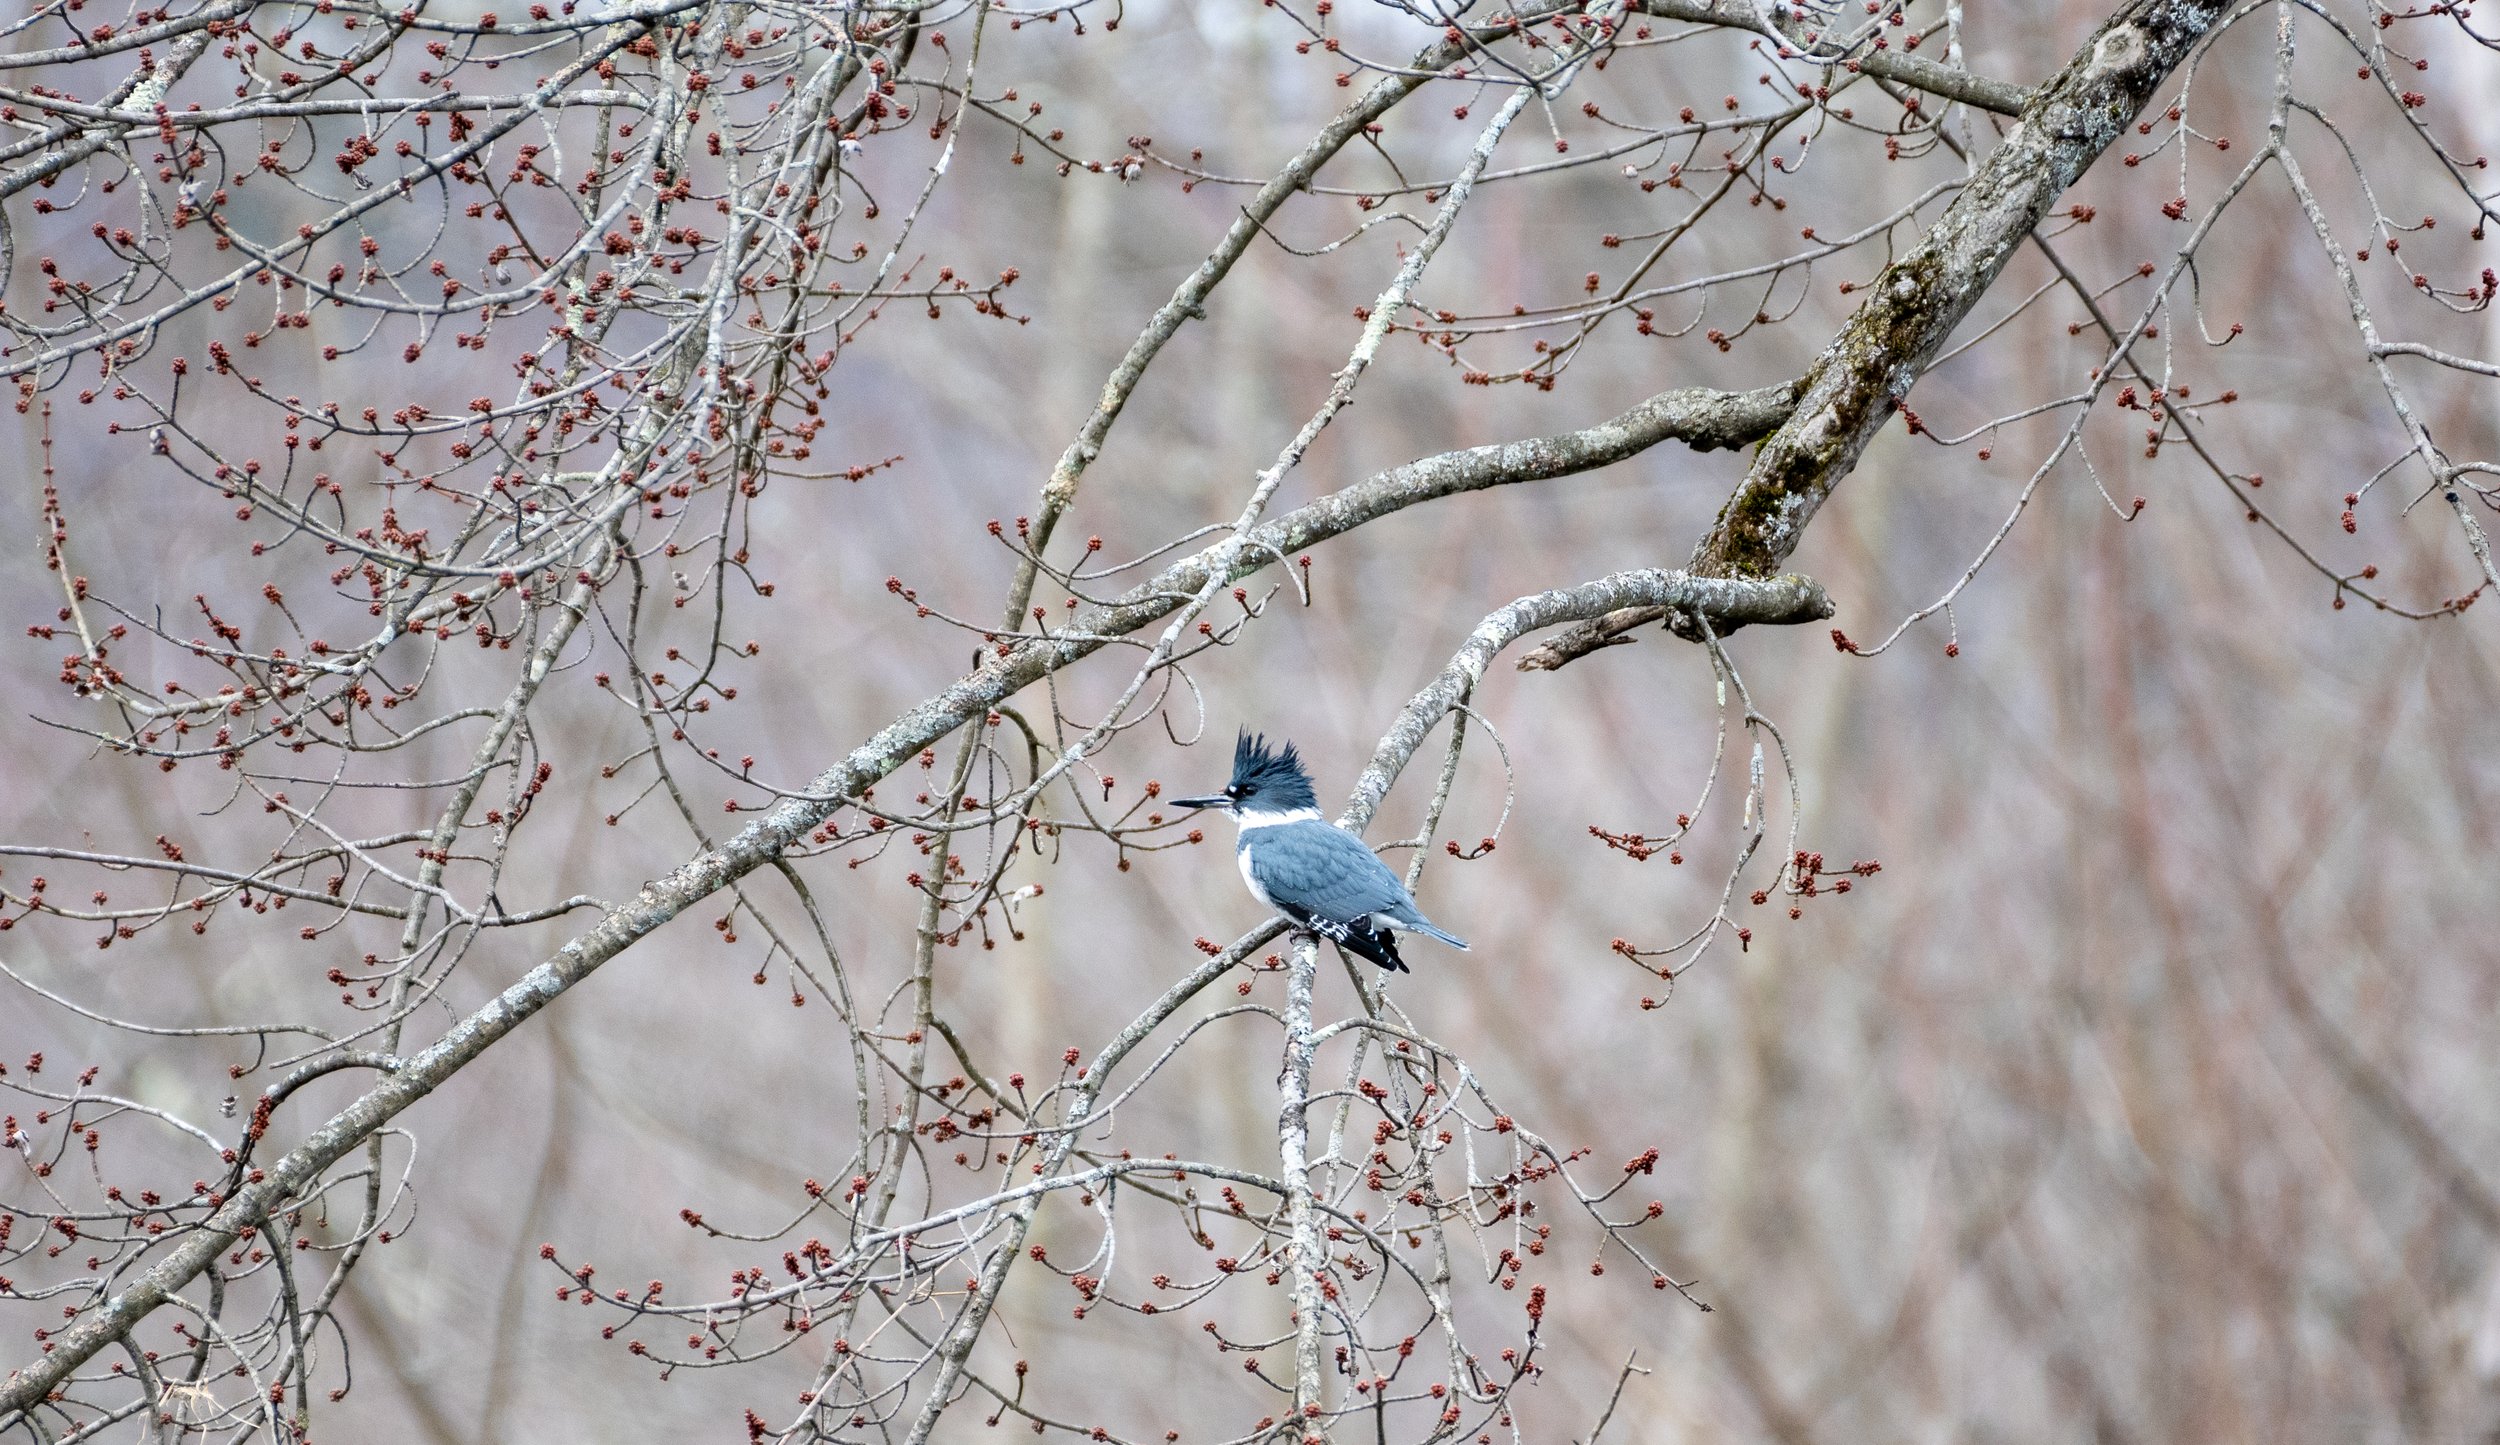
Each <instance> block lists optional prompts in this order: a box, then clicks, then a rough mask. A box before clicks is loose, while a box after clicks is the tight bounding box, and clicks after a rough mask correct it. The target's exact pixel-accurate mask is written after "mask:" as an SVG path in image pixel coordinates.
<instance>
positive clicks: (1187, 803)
mask: <svg viewBox="0 0 2500 1445" xmlns="http://www.w3.org/2000/svg"><path fill="white" fill-rule="evenodd" d="M1232 801H1233V800H1232V799H1230V798H1227V797H1225V796H1224V795H1222V794H1221V793H1219V794H1217V795H1216V796H1214V797H1212V798H1174V799H1173V800H1172V806H1173V807H1175V808H1224V807H1230V806H1231V805H1232Z"/></svg>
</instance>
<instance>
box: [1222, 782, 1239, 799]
mask: <svg viewBox="0 0 2500 1445" xmlns="http://www.w3.org/2000/svg"><path fill="white" fill-rule="evenodd" d="M1224 796H1225V797H1227V798H1238V797H1240V796H1241V784H1239V783H1234V784H1232V785H1231V786H1229V787H1227V788H1226V789H1225V790H1224Z"/></svg>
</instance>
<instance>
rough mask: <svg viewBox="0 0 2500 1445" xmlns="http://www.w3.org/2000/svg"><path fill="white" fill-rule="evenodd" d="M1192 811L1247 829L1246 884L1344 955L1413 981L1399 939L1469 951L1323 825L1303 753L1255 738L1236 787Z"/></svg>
mask: <svg viewBox="0 0 2500 1445" xmlns="http://www.w3.org/2000/svg"><path fill="white" fill-rule="evenodd" d="M1172 801H1173V803H1174V804H1176V805H1178V806H1180V807H1183V808H1221V809H1223V810H1224V811H1225V812H1226V813H1229V814H1231V815H1232V819H1233V821H1234V822H1235V823H1238V824H1240V825H1241V840H1240V841H1239V842H1238V843H1236V844H1235V845H1234V847H1233V852H1234V855H1235V857H1236V858H1237V859H1238V860H1239V861H1240V863H1241V879H1242V881H1243V882H1245V883H1247V884H1249V885H1250V892H1251V893H1252V894H1253V895H1255V896H1256V897H1257V898H1258V900H1259V901H1260V902H1261V903H1264V904H1266V905H1267V906H1268V907H1270V908H1273V909H1275V910H1276V911H1277V912H1279V913H1282V914H1283V915H1285V917H1286V918H1288V919H1290V920H1292V922H1293V924H1294V926H1295V927H1297V928H1302V929H1306V930H1308V931H1310V932H1312V933H1316V934H1318V935H1319V936H1320V937H1322V938H1325V939H1328V940H1329V941H1331V942H1333V943H1335V944H1336V945H1337V946H1338V947H1340V948H1343V949H1346V950H1347V951H1349V952H1352V953H1357V954H1360V955H1362V956H1363V957H1365V958H1368V959H1370V960H1371V961H1372V962H1374V963H1376V964H1379V965H1380V966H1381V967H1382V968H1385V969H1388V970H1390V971H1392V972H1395V973H1403V972H1405V971H1406V961H1405V960H1404V959H1402V958H1399V957H1398V945H1397V939H1396V937H1395V933H1396V931H1397V930H1400V929H1404V930H1406V931H1408V932H1412V933H1428V934H1431V935H1432V936H1433V937H1435V938H1437V939H1440V940H1441V941H1442V942H1443V943H1446V944H1448V945H1449V946H1450V947H1452V948H1465V947H1466V946H1467V945H1466V943H1465V942H1463V941H1461V940H1459V939H1456V938H1453V937H1451V936H1450V935H1449V934H1446V933H1444V932H1442V931H1441V930H1440V929H1438V928H1435V927H1433V925H1432V922H1431V920H1430V919H1427V918H1425V917H1424V915H1423V911H1422V910H1421V909H1419V908H1417V907H1416V906H1415V898H1414V895H1412V894H1410V893H1408V892H1407V891H1406V885H1405V884H1403V883H1401V882H1399V881H1398V875H1396V874H1395V873H1392V872H1390V871H1389V865H1388V864H1386V863H1383V862H1381V861H1380V859H1379V857H1378V855H1376V854H1374V853H1373V852H1372V850H1371V849H1369V848H1367V847H1365V846H1364V845H1363V840H1362V839H1360V838H1357V837H1355V836H1354V835H1353V834H1352V833H1349V832H1347V831H1346V830H1344V829H1343V828H1339V827H1336V826H1334V825H1333V824H1331V823H1329V822H1328V821H1327V820H1325V819H1323V818H1322V817H1320V815H1319V797H1318V795H1317V794H1315V793H1313V792H1312V791H1311V775H1310V774H1309V773H1308V772H1305V771H1304V770H1303V767H1302V757H1301V755H1300V754H1298V753H1296V752H1295V751H1294V748H1293V744H1291V743H1286V744H1285V745H1284V746H1283V748H1282V749H1276V748H1270V747H1269V746H1268V745H1267V739H1266V738H1265V737H1253V736H1251V735H1250V733H1249V732H1248V731H1247V730H1246V729H1245V730H1244V731H1243V732H1242V734H1241V740H1240V741H1239V742H1237V743H1235V744H1234V745H1233V780H1232V781H1231V782H1229V783H1227V784H1225V785H1224V791H1223V792H1221V793H1218V794H1216V795H1215V796H1213V797H1207V798H1174V799H1173V800H1172Z"/></svg>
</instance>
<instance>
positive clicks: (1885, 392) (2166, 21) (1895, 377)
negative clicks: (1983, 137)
mask: <svg viewBox="0 0 2500 1445" xmlns="http://www.w3.org/2000/svg"><path fill="white" fill-rule="evenodd" d="M2225 8H2226V7H2225V6H2224V5H2223V4H2222V3H2221V0H2129V3H2128V4H2127V5H2125V6H2124V7H2123V8H2122V9H2120V11H2119V12H2118V13H2117V14H2116V15H2114V16H2112V17H2111V18H2110V19H2109V21H2108V22H2107V23H2105V24H2104V25H2102V26H2101V28H2100V29H2099V30H2098V31H2096V32H2095V33H2094V34H2093V36H2092V39H2091V40H2090V41H2089V42H2087V43H2086V44H2085V45H2084V47H2083V49H2082V50H2081V51H2080V52H2078V53H2077V54H2076V56H2075V57H2074V59H2073V60H2071V61H2069V62H2068V63H2067V65H2066V68H2065V69H2064V70H2063V71H2062V72H2060V73H2059V74H2058V76H2057V77H2056V78H2055V79H2054V80H2052V81H2050V82H2049V83H2048V84H2046V85H2044V86H2042V87H2041V88H2040V89H2039V91H2038V93H2037V94H2036V96H2035V97H2034V98H2033V100H2032V102H2031V104H2030V106H2029V107H2028V108H2026V109H2025V110H2024V112H2023V114H2022V118H2021V119H2020V120H2019V121H2017V122H2016V123H2015V125H2014V126H2013V127H2012V128H2011V129H2010V130H2008V131H2007V132H2006V134H2005V138H2004V140H2003V142H2002V143H2001V144H1999V145H1998V147H1997V149H1996V150H1995V151H1994V152H1993V153H1991V154H1990V155H1989V157H1988V159H1987V161H1986V162H1985V163H1984V164H1982V165H1981V166H1980V168H1979V172H1978V174H1977V175H1975V176H1973V177H1972V178H1971V182H1970V184H1969V185H1967V186H1965V187H1964V188H1963V190H1962V193H1961V194H1960V195H1959V196H1957V197H1955V198H1954V201H1953V203H1952V205H1950V206H1948V207H1947V208H1946V209H1945V213H1944V214H1943V215H1942V216H1941V217H1939V218H1938V219H1937V221H1936V223H1935V225H1934V226H1932V227H1930V228H1929V229H1928V231H1927V233H1926V234H1925V235H1924V236H1922V237H1921V238H1920V239H1919V242H1918V244H1917V245H1916V246H1915V247H1913V248H1912V249H1911V250H1910V251H1909V252H1908V253H1906V254H1905V255H1903V256H1902V257H1901V258H1900V259H1899V260H1897V261H1895V262H1893V263H1892V265H1890V266H1889V267H1887V268H1885V270H1884V272H1883V274H1882V275H1881V276H1879V277H1878V278H1877V279H1876V281H1875V283H1874V285H1873V286H1871V287H1869V288H1868V295H1867V300H1866V302H1865V304H1863V305H1862V306H1860V307H1859V308H1858V311H1857V313H1856V314H1855V315H1853V316H1852V317H1850V318H1849V321H1848V323H1847V324H1846V325H1844V326H1843V327H1842V328H1841V331H1840V334H1839V335H1838V336H1837V337H1835V338H1833V340H1832V343H1831V344H1830V346H1828V347H1827V348H1825V350H1824V352H1823V354H1822V356H1821V357H1819V358H1818V359H1817V360H1816V362H1815V364H1814V366H1813V368H1812V369H1811V370H1810V371H1808V372H1807V373H1806V378H1805V388H1804V391H1803V394H1802V395H1801V396H1800V397H1799V398H1798V402H1797V408H1796V410H1795V411H1794V412H1793V413H1792V414H1791V415H1790V416H1789V418H1788V420H1787V421H1786V422H1785V423H1783V424H1782V425H1781V427H1780V428H1779V430H1778V431H1776V432H1774V433H1773V434H1772V435H1771V436H1770V438H1769V439H1768V440H1766V441H1765V442H1764V443H1763V444H1762V448H1761V450H1760V451H1759V452H1757V453H1756V454H1755V456H1754V462H1753V466H1752V467H1751V468H1750V469H1749V470H1748V471H1747V473H1746V476H1745V480H1744V482H1743V483H1742V484H1740V485H1739V486H1738V487H1737V489H1736V492H1735V494H1734V495H1733V496H1731V497H1730V498H1729V499H1728V501H1727V505H1726V506H1725V507H1724V508H1723V509H1721V511H1720V513H1719V518H1718V522H1717V525H1715V526H1714V527H1712V528H1711V530H1710V533H1709V535H1708V536H1706V537H1704V538H1703V539H1702V542H1701V545H1700V546H1699V547H1697V548H1695V549H1694V551H1693V556H1692V562H1691V570H1692V571H1693V572H1695V573H1698V574H1702V575H1707V576H1717V577H1756V578H1761V577H1770V576H1772V575H1774V574H1776V573H1777V572H1778V571H1779V570H1780V568H1781V566H1782V565H1783V564H1784V563H1786V561H1787V560H1788V557H1789V554H1790V553H1792V552H1794V551H1795V550H1796V548H1797V543H1798V542H1799V541H1800V540H1801V539H1802V538H1803V537H1804V535H1805V528H1806V525H1807V523H1809V522H1811V521H1812V520H1813V519H1814V514H1815V512H1816V511H1817V509H1819V508H1820V507H1821V506H1822V505H1823V502H1824V499H1825V498H1827V497H1829V496H1830V495H1831V492H1832V489H1833V488H1834V487H1836V486H1838V485H1839V483H1840V479H1841V478H1842V477H1845V476H1847V475H1848V474H1849V472H1850V470H1851V469H1852V468H1854V467H1855V466H1856V465H1857V462H1858V458H1859V456H1860V455H1861V454H1863V453H1864V451H1865V450H1866V445H1867V443H1868V442H1869V441H1870V440H1872V439H1873V437H1874V435H1875V433H1876V432H1877V431H1878V430H1880V429H1881V428H1882V427H1883V425H1884V423H1885V422H1886V421H1887V420H1889V419H1890V418H1891V416H1892V413H1893V411H1894V410H1895V409H1896V408H1897V406H1898V405H1899V403H1900V401H1901V399H1902V398H1903V397H1904V396H1906V395H1908V393H1909V390H1910V388H1911V386H1912V385H1914V384H1915V383H1916V382H1917V381H1918V379H1919V377H1920V375H1921V374H1922V373H1924V372H1925V371H1926V369H1927V367H1928V366H1929V365H1930V364H1931V363H1932V362H1933V361H1934V359H1935V357H1936V356H1937V354H1938V353H1939V352H1940V351H1941V350H1942V349H1943V347H1944V343H1945V340H1946V338H1947V337H1949V336H1950V335H1951V334H1952V332H1953V329H1954V327H1956V326H1957V325H1959V324H1960V323H1961V321H1962V318H1963V317H1965V316H1967V315H1968V314H1969V313H1970V310H1971V308H1972V307H1973V306H1975V305H1977V304H1978V301H1979V298H1980V297H1982V296H1984V295H1986V294H1987V292H1988V288H1989V286H1990V285H1991V284H1992V283H1993V282H1994V281H1995V280H1996V278H1997V273H1998V272H1999V271H2001V270H2003V269H2004V266H2005V263H2006V261H2007V259H2008V258H2009V257H2011V256H2012V254H2013V252H2014V248H2015V247H2016V246H2017V245H2019V244H2021V242H2022V239H2023V238H2024V237H2025V236H2027V235H2029V234H2030V233H2031V229H2032V227H2034V226H2036V225H2037V224H2039V222H2040V219H2041V217H2042V216H2044V215H2046V214H2047V212H2048V209H2049V207H2050V206H2051V205H2052V204H2053V203H2055V201H2056V200H2057V198H2058V196H2059V195H2060V194H2062V193H2063V192H2064V191H2065V190H2066V188H2067V187H2068V186H2071V185H2073V184H2074V182H2075V180H2076V179H2077V178H2078V177H2080V176H2081V175H2082V174H2083V172H2084V170H2085V169H2086V168H2087V167H2089V166H2090V165H2091V164H2092V162H2093V160H2094V159H2095V158H2097V157H2098V156H2099V155H2100V154H2101V152H2102V151H2103V150H2106V149H2107V148H2108V147H2109V145H2110V144H2111V143H2112V142H2114V141H2115V140H2117V138H2118V137H2119V136H2120V135H2121V134H2123V133H2124V132H2125V131H2126V128H2127V124H2128V122H2130V121H2132V120H2133V119H2134V118H2135V116H2136V114H2137V113H2138V112H2139V111H2141V110H2142V109H2143V108H2144V106H2145V104H2146V103H2147V102H2148V101H2149V100H2151V98H2152V95H2153V92H2154V91H2155V90H2156V89H2157V88H2158V87H2159V86H2160V85H2161V84H2162V82H2163V81H2164V80H2165V79H2166V78H2167V77H2168V76H2169V75H2170V73H2171V72H2172V71H2173V70H2175V69H2176V68H2177V67H2178V65H2179V63H2180V62H2181V61H2182V60H2184V59H2186V57H2187V54H2188V52H2189V51H2190V50H2191V49H2192V48H2194V46H2195V45H2196V43H2197V41H2198V40H2200V39H2202V38H2203V37H2204V36H2205V35H2206V33H2207V32H2208V31H2210V30H2211V29H2212V28H2213V26H2214V24H2215V22H2216V21H2218V20H2219V19H2220V18H2221V17H2222V15H2223V12H2224V10H2225Z"/></svg>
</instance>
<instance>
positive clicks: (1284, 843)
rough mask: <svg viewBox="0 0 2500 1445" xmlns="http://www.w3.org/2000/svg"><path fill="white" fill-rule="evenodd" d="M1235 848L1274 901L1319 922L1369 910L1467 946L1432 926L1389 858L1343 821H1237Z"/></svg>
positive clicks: (1345, 920)
mask: <svg viewBox="0 0 2500 1445" xmlns="http://www.w3.org/2000/svg"><path fill="white" fill-rule="evenodd" d="M1236 848H1237V850H1238V851H1239V852H1240V854H1241V855H1242V857H1243V865H1242V873H1243V876H1244V877H1246V878H1247V879H1248V880H1249V881H1250V885H1251V887H1253V888H1254V889H1256V890H1257V891H1258V892H1259V893H1260V894H1261V895H1262V896H1263V897H1264V898H1265V899H1266V900H1267V901H1268V902H1269V903H1270V904H1272V905H1274V906H1276V907H1278V908H1283V909H1286V910H1287V911H1289V912H1297V913H1302V914H1307V915H1308V916H1309V917H1310V918H1312V919H1315V920H1317V921H1320V922H1326V923H1338V924H1349V925H1351V924H1363V923H1367V922H1368V921H1369V920H1371V919H1373V918H1375V917H1376V918H1379V919H1381V920H1382V921H1384V922H1386V923H1389V924H1391V925H1394V926H1396V927H1399V928H1404V929H1409V930H1412V931H1413V932H1416V933H1428V934H1430V935H1432V936H1433V937H1434V938H1437V939H1440V940H1441V941H1442V942H1444V943H1447V944H1449V945H1450V946H1452V947H1454V948H1465V947H1466V946H1467V945H1466V944H1465V943H1462V942H1460V941H1459V940H1458V939H1456V938H1454V937H1452V936H1450V935H1449V934H1447V933H1444V932H1443V931H1441V930H1440V929H1438V928H1436V927H1434V926H1433V925H1432V923H1431V921H1430V920H1429V919H1426V918H1425V917H1424V915H1423V911H1422V910H1421V909H1418V908H1417V907H1416V906H1415V899H1414V895H1412V894H1410V893H1408V892H1407V891H1406V885H1405V884H1404V883H1402V882H1400V881H1398V876H1397V875H1396V874H1395V873H1392V872H1390V871H1389V865H1388V864H1386V863H1383V862H1381V861H1380V858H1379V856H1378V855H1377V854H1375V853H1373V852H1372V850H1371V849H1370V848H1368V847H1366V846H1364V844H1363V840H1362V839H1360V838H1357V837H1355V836H1354V835H1353V834H1351V833H1349V832H1347V831H1345V830H1344V829H1343V828H1338V827H1335V826H1333V825H1331V824H1328V823H1325V822H1322V821H1320V820H1319V819H1317V818H1304V819H1297V820H1295V821H1293V822H1290V823H1270V824H1267V825H1265V826H1262V827H1249V828H1244V829H1242V831H1241V841H1240V842H1239V843H1238V844H1237V845H1236Z"/></svg>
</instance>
